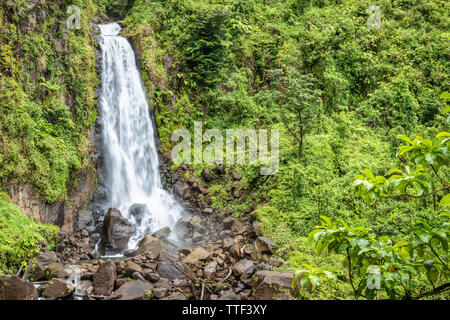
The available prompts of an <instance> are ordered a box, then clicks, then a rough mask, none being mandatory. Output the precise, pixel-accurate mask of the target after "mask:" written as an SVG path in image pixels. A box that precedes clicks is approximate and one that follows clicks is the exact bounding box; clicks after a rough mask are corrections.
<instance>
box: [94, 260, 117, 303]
mask: <svg viewBox="0 0 450 320" xmlns="http://www.w3.org/2000/svg"><path fill="white" fill-rule="evenodd" d="M116 272H117V269H116V264H115V263H114V261H111V260H108V261H105V262H102V263H100V265H99V267H98V269H97V272H95V274H94V293H95V294H96V295H100V296H109V295H110V294H111V292H112V291H113V289H114V282H115V281H116V279H117V273H116Z"/></svg>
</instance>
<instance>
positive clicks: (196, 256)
mask: <svg viewBox="0 0 450 320" xmlns="http://www.w3.org/2000/svg"><path fill="white" fill-rule="evenodd" d="M210 258H211V252H209V251H208V250H206V249H204V248H202V247H197V248H195V249H194V250H193V251H192V252H191V253H189V254H188V256H187V257H186V258H184V262H185V263H187V264H193V265H195V264H197V263H198V262H200V261H201V260H208V259H210Z"/></svg>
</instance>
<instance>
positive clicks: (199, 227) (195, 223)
mask: <svg viewBox="0 0 450 320" xmlns="http://www.w3.org/2000/svg"><path fill="white" fill-rule="evenodd" d="M190 224H191V225H192V227H193V228H194V230H195V231H199V232H202V231H204V230H205V228H204V226H203V224H202V219H201V218H200V217H199V216H193V217H192V219H191V220H190Z"/></svg>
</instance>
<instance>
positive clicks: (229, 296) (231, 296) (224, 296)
mask: <svg viewBox="0 0 450 320" xmlns="http://www.w3.org/2000/svg"><path fill="white" fill-rule="evenodd" d="M217 300H241V296H240V295H238V294H236V293H234V291H233V290H231V289H229V290H225V291H222V292H221V295H220V297H219V298H218V299H217Z"/></svg>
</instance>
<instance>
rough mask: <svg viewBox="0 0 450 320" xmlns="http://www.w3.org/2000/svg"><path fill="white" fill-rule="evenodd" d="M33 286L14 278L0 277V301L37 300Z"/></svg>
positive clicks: (36, 292) (36, 293)
mask: <svg viewBox="0 0 450 320" xmlns="http://www.w3.org/2000/svg"><path fill="white" fill-rule="evenodd" d="M37 298H38V291H37V289H36V288H35V287H34V286H33V284H31V283H29V282H27V281H25V280H22V279H20V278H19V277H16V276H3V277H0V300H37Z"/></svg>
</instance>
